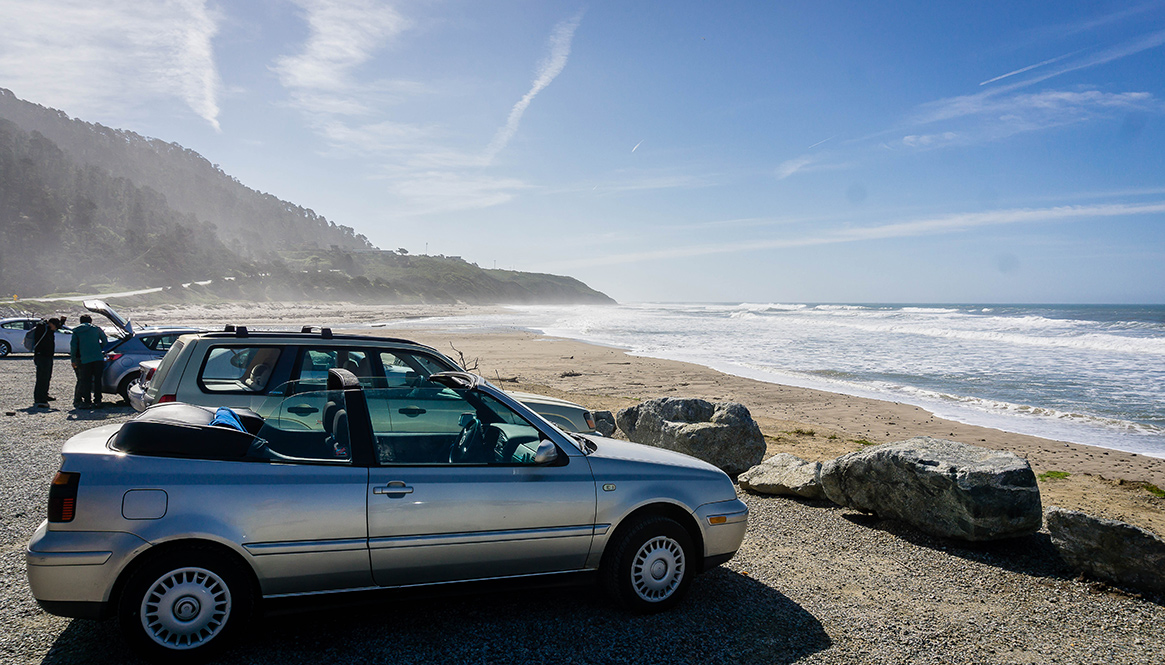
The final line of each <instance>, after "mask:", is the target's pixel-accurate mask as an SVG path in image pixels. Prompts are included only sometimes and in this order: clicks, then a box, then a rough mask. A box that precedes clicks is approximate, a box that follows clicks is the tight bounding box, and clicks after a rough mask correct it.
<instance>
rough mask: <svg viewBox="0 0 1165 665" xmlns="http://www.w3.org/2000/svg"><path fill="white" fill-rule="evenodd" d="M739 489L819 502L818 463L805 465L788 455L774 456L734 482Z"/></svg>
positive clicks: (819, 481) (819, 463) (821, 495)
mask: <svg viewBox="0 0 1165 665" xmlns="http://www.w3.org/2000/svg"><path fill="white" fill-rule="evenodd" d="M736 480H737V482H739V483H740V486H741V488H743V489H745V490H748V491H750V492H754V493H756V494H784V495H789V496H800V497H804V498H806V499H820V498H821V497H823V496H824V494H823V493H822V491H821V462H806V461H805V460H803V459H801V458H800V457H797V456H796V455H790V454H789V453H777V454H776V455H773V456H772V457H770V458H768V459H767V460H765V461H763V462H761V463H760V464H758V465H756V466H754V467H752V468H751V469H749V470H748V471H745V472H744V473H742V474H740V477H739V478H737V479H736Z"/></svg>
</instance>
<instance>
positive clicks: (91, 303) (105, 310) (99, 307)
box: [82, 300, 134, 337]
mask: <svg viewBox="0 0 1165 665" xmlns="http://www.w3.org/2000/svg"><path fill="white" fill-rule="evenodd" d="M82 304H83V305H85V309H87V310H89V311H90V312H93V313H94V314H100V315H102V316H104V317H105V318H107V319H109V320H110V321H112V322H113V325H115V326H117V330H116V331H115V334H116V335H117V336H118V337H133V336H134V332H133V323H131V322H130V320H129V319H126V318H123V317H122V316H121V315H120V314H118V313H117V312H116V311H114V309H113V308H112V307H110V306H109V305H107V304H105V301H104V300H86V301H85V302H83V303H82Z"/></svg>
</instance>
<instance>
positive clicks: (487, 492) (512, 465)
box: [26, 368, 748, 660]
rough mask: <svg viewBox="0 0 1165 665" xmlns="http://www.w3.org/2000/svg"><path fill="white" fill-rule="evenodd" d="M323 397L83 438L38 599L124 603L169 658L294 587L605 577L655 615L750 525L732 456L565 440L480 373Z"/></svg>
mask: <svg viewBox="0 0 1165 665" xmlns="http://www.w3.org/2000/svg"><path fill="white" fill-rule="evenodd" d="M320 387H326V390H318V388H320ZM315 388H316V390H314V391H309V392H301V393H293V394H291V395H285V396H279V397H278V399H279V402H278V404H277V405H275V406H273V407H272V408H268V409H264V412H265V414H266V417H265V418H264V417H260V416H258V415H256V414H255V413H254V412H253V411H248V410H243V409H235V410H233V411H232V410H229V409H225V408H223V409H219V410H218V411H212V410H210V409H206V408H203V407H199V406H193V405H189V404H184V403H180V402H176V403H166V404H159V405H157V406H154V407H151V408H150V409H148V410H146V411H145V412H144V413H143V414H141V415H139V416H138V417H136V418H135V419H133V420H131V421H129V422H127V423H125V424H122V425H109V426H105V427H98V428H96V429H92V430H89V431H87V432H83V433H81V434H79V435H77V436H75V437H73V438H72V439H70V440H69V441H68V442H67V443H66V444H65V446H64V450H63V453H62V458H63V461H62V464H61V469H60V471H59V472H58V473H57V475H56V477H55V478H54V479H53V481H52V485H51V487H50V491H49V509H48V520H47V521H45V522H44V523H43V524H41V526H40V528H39V529H38V530H37V532H36V534H35V535H34V536H33V538H32V540H31V542H30V543H29V545H28V551H27V553H26V557H27V564H28V579H29V584H30V586H31V588H32V593H33V596H34V597H35V598H36V600H37V602H38V603H40V605H41V607H43V608H44V609H45V610H47V611H49V612H51V613H54V614H59V615H62V616H69V617H83V618H102V617H106V616H110V615H117V616H118V618H119V620H120V624H121V627H122V631H123V633H124V635H125V637H126V639H127V641H128V642H130V643H131V645H133V646H134V647H135V648H137V649H139V650H140V651H142V652H143V653H144V654H146V655H147V656H149V657H153V658H155V659H159V660H160V659H166V660H174V659H175V657H177V658H180V659H182V658H193V657H201V656H204V655H206V653H207V652H209V651H214V650H216V649H218V648H220V647H221V646H222V645H223V644H224V643H226V642H228V641H229V640H230V639H231V636H232V635H237V634H239V633H240V632H241V630H242V626H244V625H245V624H246V623H247V622H248V621H249V620H251V618H252V617H253V616H255V615H256V614H257V613H258V612H260V611H262V609H263V603H264V601H266V600H269V599H275V598H281V597H289V596H306V595H312V594H332V593H336V592H343V591H355V590H370V589H378V588H392V587H409V586H418V585H429V584H440V583H446V582H458V581H470V580H490V579H501V578H517V577H528V576H536V575H551V574H562V573H576V574H586V573H591V574H594V573H596V572H597V575H598V578H599V579H600V580H601V581H602V584H603V586H604V587H605V589H606V590H607V591H608V592H609V594H610V595H611V596H612V597H613V598H614V599H615V600H616V601H618V602H619V603H621V604H623V605H624V606H626V607H628V608H629V609H631V610H633V611H637V612H654V611H659V610H663V609H666V608H668V607H670V606H671V605H673V604H675V603H676V602H677V601H678V600H679V599H680V597H681V596H682V595H683V593H684V591H685V589H686V588H687V586H688V584H689V582H690V581H691V579H692V577H693V576H694V575H695V574H697V573H699V572H701V571H703V570H706V569H708V568H710V567H712V566H716V565H718V564H720V563H722V562H724V561H727V560H728V559H730V558H731V557H732V556H733V554H735V553H736V550H737V549H738V548H739V547H740V543H741V541H742V539H743V537H744V532H745V528H746V525H747V518H748V509H747V507H746V506H745V505H744V504H743V503H742V502H741V501H739V500H738V499H737V497H736V492H735V489H734V486H733V484H732V481H731V480H729V478H728V476H726V475H725V474H724V473H723V472H721V471H720V470H719V469H717V468H715V467H713V466H711V465H709V464H706V463H704V462H702V461H700V460H697V459H694V458H692V457H688V456H685V455H681V454H678V453H673V452H669V451H665V450H661V449H657V448H651V447H647V446H641V445H637V444H633V443H627V442H623V441H616V440H612V439H604V438H600V437H594V436H582V435H575V434H567V433H564V432H562V431H561V430H559V429H558V428H556V427H555V426H553V425H551V424H550V423H549V422H547V421H546V420H544V419H542V418H541V417H540V416H538V415H537V414H536V413H534V412H533V411H531V410H530V409H529V408H527V407H526V406H524V405H522V404H521V403H520V402H518V401H516V400H514V399H513V398H512V397H510V396H508V395H507V394H506V393H504V392H502V391H500V390H498V389H496V388H494V387H493V386H491V385H489V384H488V383H487V382H486V381H485V380H483V379H481V378H480V377H477V376H475V375H472V374H467V373H464V372H441V373H437V374H433V375H431V376H429V377H428V379H427V380H426V381H425V382H423V383H421V384H419V385H414V386H405V387H398V388H387V389H369V388H365V387H362V386H361V385H360V382H359V380H358V379H357V377H356V376H355V375H353V374H352V373H350V372H348V371H347V370H344V369H335V368H334V369H330V370H329V371H328V377H327V384H326V386H319V385H318V384H316V386H315ZM273 399H274V398H273ZM588 577H589V575H588Z"/></svg>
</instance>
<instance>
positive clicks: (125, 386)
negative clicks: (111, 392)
mask: <svg viewBox="0 0 1165 665" xmlns="http://www.w3.org/2000/svg"><path fill="white" fill-rule="evenodd" d="M141 375H142V373H141V372H130V373H129V374H126V375H125V378H123V379H122V380H121V383H119V384H117V394H118V395H121V398H122V399H123V400H125V402H126V404H128V403H129V384H131V383H133V382H134V381H135V380H137V378H138V377H139V376H141Z"/></svg>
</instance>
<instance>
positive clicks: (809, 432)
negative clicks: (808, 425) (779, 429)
mask: <svg viewBox="0 0 1165 665" xmlns="http://www.w3.org/2000/svg"><path fill="white" fill-rule="evenodd" d="M793 434H796V435H797V436H817V432H816V431H814V430H811V429H801V428H800V427H798V428H797V429H795V430H793Z"/></svg>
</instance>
